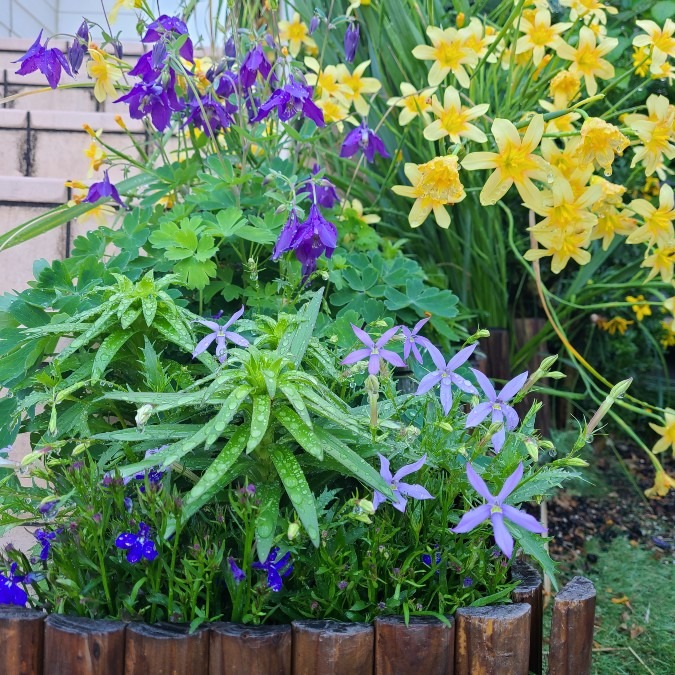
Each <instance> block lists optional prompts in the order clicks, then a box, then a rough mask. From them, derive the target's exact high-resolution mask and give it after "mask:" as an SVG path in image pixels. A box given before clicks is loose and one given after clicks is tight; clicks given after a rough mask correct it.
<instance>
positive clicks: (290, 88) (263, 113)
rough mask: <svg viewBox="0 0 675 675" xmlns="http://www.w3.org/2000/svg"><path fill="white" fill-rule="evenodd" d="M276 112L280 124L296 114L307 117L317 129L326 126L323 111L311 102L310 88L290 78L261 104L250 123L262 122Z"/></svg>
mask: <svg viewBox="0 0 675 675" xmlns="http://www.w3.org/2000/svg"><path fill="white" fill-rule="evenodd" d="M275 109H276V111H277V114H278V115H279V119H280V120H281V121H282V122H288V120H290V119H291V118H293V117H295V116H296V115H297V114H301V115H303V116H304V117H308V118H309V119H310V120H312V122H314V124H316V126H317V127H323V126H326V123H325V122H324V119H323V111H322V110H321V108H319V106H317V105H316V103H314V101H312V88H311V87H309V86H307V85H305V84H302V83H300V82H297V81H296V80H294V79H293V78H292V77H291V78H289V81H288V82H287V83H286V84H285V85H284V86H283V87H281V88H280V89H275V90H274V91H273V92H272V94H271V96H270V97H269V98H268V99H267V100H266V101H265V102H264V103H263V104H261V106H260V108H258V113H257V114H256V115H255V117H253V118H251V122H260V120H264V119H265V118H266V117H267V116H268V115H269V114H270V113H271V112H272V110H275Z"/></svg>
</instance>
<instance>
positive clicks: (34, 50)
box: [12, 31, 73, 89]
mask: <svg viewBox="0 0 675 675" xmlns="http://www.w3.org/2000/svg"><path fill="white" fill-rule="evenodd" d="M41 40H42V31H40V34H39V35H38V36H37V39H36V40H35V42H34V43H33V44H32V45H31V46H30V47H29V48H28V51H27V52H26V53H25V54H24V55H23V56H22V57H21V58H19V59H17V60H16V61H12V63H20V64H21V66H20V67H19V70H17V71H16V74H17V75H28V74H29V73H34V72H35V71H36V70H39V71H40V72H41V73H42V74H43V75H44V76H45V77H46V78H47V82H49V86H50V87H51V88H52V89H56V87H58V85H59V80H60V79H61V69H62V68H63V70H65V71H66V73H68V75H70V76H71V77H72V75H73V74H72V72H71V71H70V65H69V64H68V61H67V60H66V57H65V56H64V55H63V54H62V53H61V52H60V51H59V50H58V49H56V48H52V49H47V43H48V42H49V40H48V39H47V40H45V43H44V45H42V44H40V41H41Z"/></svg>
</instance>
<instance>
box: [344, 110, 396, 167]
mask: <svg viewBox="0 0 675 675" xmlns="http://www.w3.org/2000/svg"><path fill="white" fill-rule="evenodd" d="M359 150H361V151H363V154H364V155H365V157H366V160H367V161H368V162H372V161H373V160H374V159H375V153H378V154H380V155H382V157H389V156H390V155H389V153H388V152H387V148H385V147H384V143H383V142H382V139H381V138H380V137H379V136H378V135H377V134H376V133H375V132H374V131H373V130H372V129H370V128H369V127H368V122H367V120H365V119H364V120H363V121H362V122H361V124H359V126H358V127H356V129H352V130H351V131H350V132H349V133H348V134H347V135H346V136H345V140H344V141H343V143H342V148H341V149H340V157H353V156H354V155H355V154H356V153H357V152H358V151H359Z"/></svg>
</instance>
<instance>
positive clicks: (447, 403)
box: [440, 377, 452, 415]
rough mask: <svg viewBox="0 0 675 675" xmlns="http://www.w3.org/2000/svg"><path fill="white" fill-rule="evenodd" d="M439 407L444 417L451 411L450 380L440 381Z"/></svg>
mask: <svg viewBox="0 0 675 675" xmlns="http://www.w3.org/2000/svg"><path fill="white" fill-rule="evenodd" d="M440 398H441V407H442V408H443V412H444V413H445V414H446V415H449V414H450V410H451V409H452V386H451V384H450V380H449V379H448V378H447V377H446V378H444V379H442V380H441V396H440Z"/></svg>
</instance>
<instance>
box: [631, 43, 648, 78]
mask: <svg viewBox="0 0 675 675" xmlns="http://www.w3.org/2000/svg"><path fill="white" fill-rule="evenodd" d="M651 64H652V58H651V56H650V54H649V47H633V68H635V74H636V75H637V76H638V77H647V76H648V75H649V67H650V66H651Z"/></svg>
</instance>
